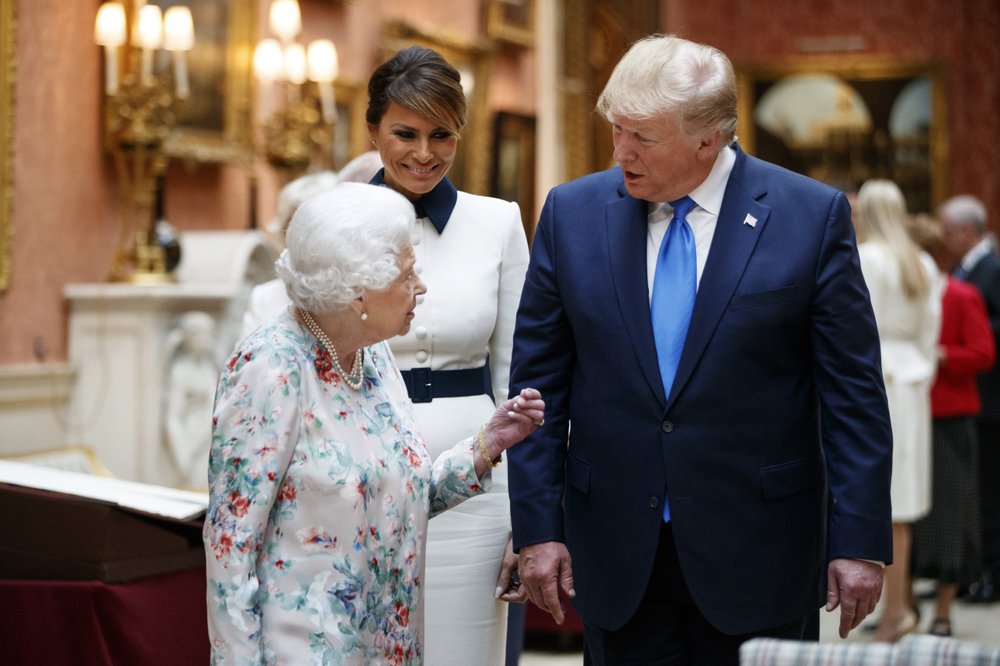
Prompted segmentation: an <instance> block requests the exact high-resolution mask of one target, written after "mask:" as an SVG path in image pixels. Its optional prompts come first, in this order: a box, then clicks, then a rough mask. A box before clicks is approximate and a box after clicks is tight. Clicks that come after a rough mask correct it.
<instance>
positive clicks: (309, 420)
mask: <svg viewBox="0 0 1000 666" xmlns="http://www.w3.org/2000/svg"><path fill="white" fill-rule="evenodd" d="M413 222H414V213H413V207H412V205H410V203H409V202H407V201H406V200H405V199H404V198H403V197H402V196H400V195H399V194H397V193H396V192H393V191H391V190H389V189H386V188H380V187H373V186H371V185H366V184H360V183H341V184H339V185H337V186H336V187H334V188H333V189H332V190H330V191H328V192H324V193H322V194H319V195H317V196H315V197H312V198H310V199H308V200H307V201H306V202H305V203H303V204H301V205H300V206H299V208H298V209H297V210H296V212H295V214H294V216H293V217H292V221H291V223H290V224H289V227H288V233H287V236H286V243H287V247H286V248H285V250H284V251H283V252H282V253H281V256H280V257H279V258H278V260H277V262H276V265H275V267H276V270H277V272H278V275H279V276H280V278H281V280H282V281H283V282H284V283H285V286H286V289H287V291H288V294H289V296H290V298H291V301H292V305H291V306H289V307H288V308H286V309H285V310H283V311H281V312H279V313H277V314H276V315H275V316H274V317H272V318H271V319H269V320H268V321H266V322H265V323H264V324H262V325H261V326H260V327H258V328H257V329H255V330H254V332H253V333H251V334H250V336H249V337H247V338H245V339H244V340H243V341H242V342H240V343H239V344H238V345H237V346H236V349H235V350H234V351H233V353H232V355H231V357H230V359H229V361H228V363H226V365H225V368H224V369H223V371H222V374H221V377H220V380H219V385H218V390H217V392H216V399H215V408H214V414H213V423H214V427H213V433H212V450H211V458H210V463H209V486H210V491H209V492H210V494H209V506H208V513H207V515H206V518H205V526H204V542H205V550H206V567H207V569H206V572H207V577H208V590H207V601H208V627H209V637H210V639H211V649H212V663H226V664H229V663H232V664H263V663H267V664H300V663H322V664H334V663H336V664H348V663H350V664H362V663H364V664H369V663H384V664H420V663H424V661H425V655H424V640H423V617H424V612H423V596H424V589H425V584H426V583H425V576H424V562H425V557H424V544H425V539H426V530H427V521H428V518H429V517H430V516H432V515H435V514H438V513H440V512H442V511H444V510H446V509H450V508H452V507H454V506H455V505H457V504H459V503H460V502H462V501H463V500H465V499H466V498H468V497H472V496H474V495H479V494H482V493H484V492H486V491H487V490H488V489H489V486H490V483H491V481H492V478H491V474H492V471H493V470H494V469H495V468H496V466H497V465H498V464H499V461H500V456H501V454H502V452H503V451H504V450H505V449H506V448H507V447H509V446H511V445H513V444H514V443H516V442H518V441H520V440H521V439H522V438H523V437H524V436H525V435H527V434H529V433H530V432H531V431H532V430H534V428H535V427H536V426H537V425H538V424H539V423H541V422H542V419H543V416H544V406H545V405H544V402H543V401H542V400H541V397H540V395H539V393H538V391H535V390H533V389H526V390H524V391H522V392H521V393H519V394H518V396H516V397H514V398H512V399H510V400H506V401H504V402H502V403H501V404H500V406H499V407H497V408H496V409H495V410H491V413H490V414H488V415H487V417H486V418H485V419H483V425H481V426H480V427H477V428H473V429H472V430H471V431H470V432H469V433H467V434H466V435H465V436H463V437H461V438H459V441H458V443H457V444H453V446H452V447H449V448H447V449H445V450H444V451H443V452H441V453H440V454H438V455H436V456H433V457H432V456H431V455H430V454H429V453H428V450H427V447H426V445H425V444H424V441H423V438H422V436H421V434H420V431H419V429H418V428H417V424H416V419H415V416H414V413H413V408H412V405H411V403H410V400H409V398H408V396H407V394H406V386H405V384H404V382H403V379H402V376H401V375H400V373H399V370H398V369H397V368H396V366H395V364H394V362H393V356H392V352H391V351H390V350H389V347H388V345H387V344H386V342H385V340H387V339H388V338H390V337H392V336H395V335H399V334H404V333H406V331H407V330H408V329H409V328H410V325H411V323H412V321H413V319H414V308H415V307H416V302H417V297H418V296H420V295H422V294H423V293H424V292H425V291H426V287H425V285H424V283H423V281H422V280H421V278H420V275H419V274H418V273H417V271H416V267H415V264H416V258H415V256H414V252H413V246H412V244H411V241H410V236H411V232H412V227H413ZM486 522H491V521H489V520H488V519H486ZM490 598H492V595H490ZM428 663H433V662H429V661H428Z"/></svg>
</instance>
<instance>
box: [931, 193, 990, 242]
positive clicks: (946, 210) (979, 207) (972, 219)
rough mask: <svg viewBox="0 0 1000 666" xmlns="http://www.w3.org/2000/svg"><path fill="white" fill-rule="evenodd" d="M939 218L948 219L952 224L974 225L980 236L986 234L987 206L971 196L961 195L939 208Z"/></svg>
mask: <svg viewBox="0 0 1000 666" xmlns="http://www.w3.org/2000/svg"><path fill="white" fill-rule="evenodd" d="M937 212H938V217H946V218H948V220H950V221H951V223H952V224H957V225H961V226H965V225H970V224H971V225H972V226H973V227H974V228H975V230H976V232H977V233H978V234H979V235H983V234H985V233H986V206H984V205H983V202H982V201H980V200H979V199H977V198H976V197H974V196H972V195H971V194H959V195H958V196H954V197H951V198H950V199H948V200H946V201H945V202H944V203H942V204H941V205H940V206H938V210H937Z"/></svg>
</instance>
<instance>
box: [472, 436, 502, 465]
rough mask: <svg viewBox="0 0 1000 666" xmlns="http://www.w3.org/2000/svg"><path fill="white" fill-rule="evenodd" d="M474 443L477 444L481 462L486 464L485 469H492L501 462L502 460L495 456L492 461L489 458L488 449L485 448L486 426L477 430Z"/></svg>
mask: <svg viewBox="0 0 1000 666" xmlns="http://www.w3.org/2000/svg"><path fill="white" fill-rule="evenodd" d="M476 441H477V442H479V455H481V456H482V457H483V462H485V463H486V465H487V467H489V468H491V469H492V468H494V467H496V466H497V465H499V464H500V463H502V462H503V458H502V457H500V456H497V457H496V459H495V460H494V459H493V458H491V457H490V449H489V447H488V446H486V426H482V427H481V428H479V432H478V433H476Z"/></svg>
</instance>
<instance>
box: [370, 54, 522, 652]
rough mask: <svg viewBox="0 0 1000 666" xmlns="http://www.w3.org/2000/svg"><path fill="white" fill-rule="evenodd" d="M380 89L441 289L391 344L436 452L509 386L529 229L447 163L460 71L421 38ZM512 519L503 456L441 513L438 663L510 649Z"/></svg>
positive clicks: (434, 621)
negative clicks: (463, 185)
mask: <svg viewBox="0 0 1000 666" xmlns="http://www.w3.org/2000/svg"><path fill="white" fill-rule="evenodd" d="M368 97H369V102H368V110H367V115H366V119H367V121H368V131H369V135H370V137H371V140H372V143H373V144H374V146H375V148H376V149H377V150H378V151H379V154H380V156H381V158H382V164H383V165H384V169H383V170H382V171H380V172H379V173H378V174H376V176H375V178H374V179H373V180H372V182H373V183H375V184H379V185H386V186H388V187H391V188H392V189H394V190H396V191H397V192H400V193H401V194H403V195H404V196H405V197H406V198H407V199H409V200H410V201H411V202H412V203H413V204H414V207H415V208H416V211H417V219H416V222H415V223H414V225H413V228H412V229H411V230H410V240H411V241H412V243H413V247H414V251H415V252H416V257H417V264H416V270H417V271H418V272H419V274H420V277H421V278H422V279H423V280H424V282H426V283H427V288H428V291H427V295H426V296H425V297H424V298H423V299H421V301H420V302H418V305H417V308H416V310H415V311H414V313H415V315H416V316H415V318H414V320H413V325H412V327H411V328H410V331H409V333H407V334H406V335H404V336H401V337H397V338H393V339H392V340H390V346H391V347H392V351H393V354H395V357H396V362H397V363H398V364H399V367H400V369H401V370H403V376H404V378H405V379H406V382H407V387H408V388H409V391H410V397H411V399H412V400H413V403H414V411H415V413H416V416H417V424H418V425H419V427H420V431H421V433H423V435H424V439H425V441H426V442H427V448H428V449H429V451H430V453H431V456H432V457H433V456H435V455H437V454H438V453H439V452H441V451H442V450H444V449H446V448H448V447H450V446H451V444H452V443H453V442H455V441H457V439H462V438H463V437H468V436H470V435H472V434H474V433H475V431H476V428H478V427H479V424H480V423H482V421H483V418H484V417H486V416H488V415H489V414H490V413H492V411H493V409H494V407H495V404H494V401H493V400H492V399H491V398H490V397H489V395H488V393H489V392H492V394H493V396H494V398H495V399H496V401H498V402H499V401H503V400H504V399H505V398H506V397H507V381H508V375H509V370H510V354H511V347H512V344H513V334H514V317H515V314H516V310H517V304H518V301H519V300H520V296H521V287H522V285H523V282H524V273H525V270H526V269H527V264H528V245H527V239H526V238H525V234H524V230H523V225H522V223H521V214H520V210H519V208H518V206H517V204H516V203H511V202H507V201H501V200H499V199H494V198H489V197H482V196H475V195H472V194H468V193H465V192H459V191H457V190H456V189H455V186H454V185H452V183H451V181H449V180H448V178H447V176H446V174H447V173H448V169H449V168H450V167H451V165H452V162H453V161H454V159H455V153H456V151H457V148H458V142H459V135H460V132H461V130H462V127H463V126H464V124H465V120H466V104H465V93H464V92H463V90H462V86H461V81H460V76H459V73H458V71H457V70H456V69H455V68H454V67H452V66H451V65H450V64H449V63H448V62H447V61H445V60H444V58H442V57H441V56H440V55H439V54H438V53H436V52H435V51H432V50H430V49H427V48H423V47H418V46H414V47H410V48H407V49H405V50H403V51H400V52H399V53H397V54H396V55H395V56H393V57H392V58H391V59H389V60H388V61H386V62H384V63H383V64H382V65H380V66H379V67H378V68H377V69H376V70H375V72H374V73H373V74H372V76H371V78H370V80H369V82H368ZM487 362H488V371H489V374H488V375H487V367H486V365H487ZM487 376H488V377H489V382H490V383H487V381H488V380H487V379H486V377H487ZM456 438H457V439H456ZM509 533H510V509H509V502H508V498H507V472H506V469H505V468H504V467H503V466H501V467H499V468H497V469H496V470H494V472H493V487H492V489H491V490H490V492H489V493H486V494H485V495H482V496H479V497H476V498H473V499H472V500H470V501H468V502H465V503H463V504H462V506H460V507H458V508H456V510H454V511H449V512H448V513H446V514H442V515H441V516H439V517H437V518H435V519H434V520H433V521H431V524H430V527H429V529H428V536H427V597H426V601H427V606H426V610H427V614H426V617H427V641H426V659H427V663H428V664H433V665H434V666H444V665H447V664H455V665H460V666H468V665H469V664H476V665H477V666H497V665H499V664H503V663H504V650H505V643H506V626H507V604H506V603H505V601H504V599H507V598H511V597H509V596H504V595H500V596H501V597H502V598H500V599H498V598H497V596H498V588H503V590H502V591H507V589H508V587H509V576H510V569H511V567H513V566H514V565H515V564H516V560H515V558H514V557H513V554H512V553H510V554H509V556H508V557H507V558H505V553H507V552H508V549H509V545H508V542H509ZM504 563H505V564H504ZM502 564H503V567H502ZM502 568H503V569H504V571H503V572H501V569H502Z"/></svg>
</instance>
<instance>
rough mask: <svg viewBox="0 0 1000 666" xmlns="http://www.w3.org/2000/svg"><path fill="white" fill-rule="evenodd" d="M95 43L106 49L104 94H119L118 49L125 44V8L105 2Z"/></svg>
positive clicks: (99, 13) (101, 8)
mask: <svg viewBox="0 0 1000 666" xmlns="http://www.w3.org/2000/svg"><path fill="white" fill-rule="evenodd" d="M94 41H95V42H96V43H97V44H98V45H100V46H103V47H104V94H105V95H115V94H117V93H118V47H120V46H123V45H124V44H125V41H126V39H125V7H123V6H122V5H120V4H118V3H117V2H105V3H104V4H103V5H101V7H100V9H98V10H97V19H96V20H95V21H94Z"/></svg>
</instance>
